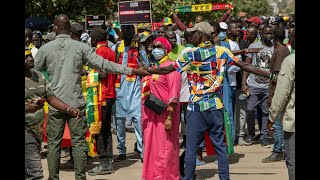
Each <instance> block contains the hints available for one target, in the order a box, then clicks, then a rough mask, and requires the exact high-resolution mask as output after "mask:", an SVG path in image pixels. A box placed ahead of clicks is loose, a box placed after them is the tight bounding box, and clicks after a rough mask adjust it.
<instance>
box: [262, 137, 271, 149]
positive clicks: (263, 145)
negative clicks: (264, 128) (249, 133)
mask: <svg viewBox="0 0 320 180" xmlns="http://www.w3.org/2000/svg"><path fill="white" fill-rule="evenodd" d="M260 144H261V146H262V147H264V148H270V147H271V145H270V144H269V142H268V139H262V140H261V142H260Z"/></svg>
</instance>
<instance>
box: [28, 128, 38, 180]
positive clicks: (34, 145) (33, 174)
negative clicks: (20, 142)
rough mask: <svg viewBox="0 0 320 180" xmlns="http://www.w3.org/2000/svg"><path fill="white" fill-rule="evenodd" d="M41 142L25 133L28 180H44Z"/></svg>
mask: <svg viewBox="0 0 320 180" xmlns="http://www.w3.org/2000/svg"><path fill="white" fill-rule="evenodd" d="M40 148H41V146H40V140H39V139H36V138H35V137H34V136H33V135H31V134H29V133H27V132H25V149H24V154H25V156H24V158H25V159H24V163H25V171H26V175H27V177H28V180H35V179H43V170H42V164H41V154H40Z"/></svg>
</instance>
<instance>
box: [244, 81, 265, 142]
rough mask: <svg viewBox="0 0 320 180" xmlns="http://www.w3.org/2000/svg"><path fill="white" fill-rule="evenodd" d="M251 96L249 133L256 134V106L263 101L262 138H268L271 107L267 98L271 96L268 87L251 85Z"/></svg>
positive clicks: (248, 102)
mask: <svg viewBox="0 0 320 180" xmlns="http://www.w3.org/2000/svg"><path fill="white" fill-rule="evenodd" d="M249 90H250V96H249V97H248V99H247V111H246V112H247V125H248V134H249V135H250V136H251V137H254V136H255V107H256V105H257V103H258V102H259V101H260V102H261V109H262V124H261V132H260V133H261V136H260V140H265V139H268V129H267V124H268V119H269V108H268V106H267V100H268V97H269V93H268V89H264V88H258V87H252V86H249Z"/></svg>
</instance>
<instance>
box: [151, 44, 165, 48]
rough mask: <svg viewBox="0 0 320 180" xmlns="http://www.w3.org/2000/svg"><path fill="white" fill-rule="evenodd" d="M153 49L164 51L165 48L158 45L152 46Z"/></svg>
mask: <svg viewBox="0 0 320 180" xmlns="http://www.w3.org/2000/svg"><path fill="white" fill-rule="evenodd" d="M152 48H153V49H156V48H159V49H164V48H163V46H161V45H156V46H155V45H152Z"/></svg>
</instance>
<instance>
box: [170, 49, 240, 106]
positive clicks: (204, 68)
mask: <svg viewBox="0 0 320 180" xmlns="http://www.w3.org/2000/svg"><path fill="white" fill-rule="evenodd" d="M238 61H239V59H238V58H237V57H236V56H233V54H232V53H231V51H230V50H229V49H227V48H225V47H222V46H214V47H210V48H202V47H198V48H192V49H191V50H189V51H188V52H186V53H184V54H183V55H182V56H181V57H180V58H179V59H178V60H177V61H176V62H174V63H173V66H174V67H175V68H176V70H177V71H178V72H179V73H182V72H183V71H186V72H187V76H188V81H189V82H188V85H189V90H190V97H189V106H188V110H190V111H213V110H217V109H222V108H223V104H222V101H221V98H222V88H221V87H222V85H223V78H224V75H225V69H226V65H227V64H228V65H233V64H235V63H236V62H238Z"/></svg>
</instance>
